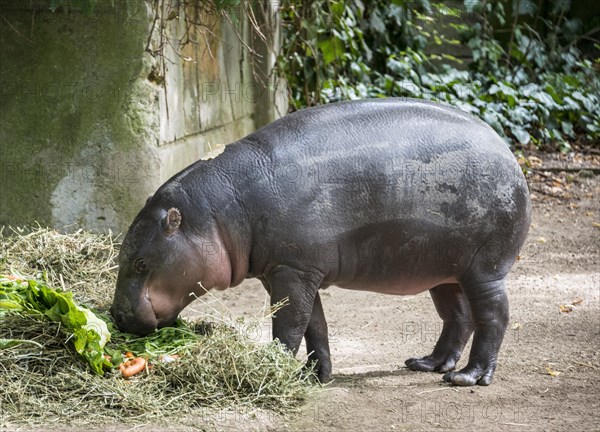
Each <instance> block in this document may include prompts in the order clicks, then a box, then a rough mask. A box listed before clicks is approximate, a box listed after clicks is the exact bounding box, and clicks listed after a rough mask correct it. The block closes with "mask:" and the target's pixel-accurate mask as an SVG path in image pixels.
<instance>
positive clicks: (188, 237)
mask: <svg viewBox="0 0 600 432" xmlns="http://www.w3.org/2000/svg"><path fill="white" fill-rule="evenodd" d="M155 198H156V197H155ZM160 202H161V200H160V199H152V198H150V199H148V202H147V203H146V206H145V207H144V208H143V209H142V210H141V211H140V213H139V214H138V215H137V217H136V218H135V220H134V221H133V223H132V224H131V226H130V228H129V230H128V231H127V235H126V236H125V239H124V241H123V245H122V247H121V251H120V253H119V274H118V279H117V287H116V290H115V297H114V301H113V305H112V307H111V313H112V315H113V317H114V318H115V322H116V323H117V326H118V327H119V328H120V329H121V330H123V331H126V332H130V333H136V334H140V335H144V334H148V333H151V332H152V331H154V330H155V329H156V328H160V327H165V326H169V325H171V324H173V323H174V322H175V320H176V318H177V315H178V314H179V312H181V310H183V308H185V307H186V306H187V305H188V304H189V303H190V302H191V301H192V300H194V298H195V296H200V295H202V294H204V293H205V290H206V289H211V288H227V286H229V281H230V278H231V271H230V267H229V262H228V260H227V258H226V254H225V255H223V254H221V253H220V251H223V245H222V243H221V242H220V238H219V235H218V232H217V229H216V228H215V227H214V225H212V224H210V223H201V224H197V223H192V222H191V221H190V220H191V219H193V218H192V215H191V214H187V215H186V212H185V211H184V210H180V209H179V208H178V207H175V206H171V205H169V206H163V205H160ZM171 204H173V203H171ZM189 213H192V212H191V211H190V212H189ZM186 216H187V218H186ZM186 219H187V220H186ZM198 225H201V226H202V228H201V227H199V226H198ZM200 228H201V229H200ZM194 294H195V296H194Z"/></svg>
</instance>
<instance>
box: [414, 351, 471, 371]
mask: <svg viewBox="0 0 600 432" xmlns="http://www.w3.org/2000/svg"><path fill="white" fill-rule="evenodd" d="M458 358H459V356H457V355H450V356H444V357H441V356H440V357H438V356H434V355H433V354H430V355H428V356H425V357H419V358H417V357H413V358H409V359H408V360H406V361H405V362H404V364H405V365H406V367H408V368H409V369H410V370H414V371H420V372H448V371H451V370H453V369H454V366H455V365H456V362H457V361H458Z"/></svg>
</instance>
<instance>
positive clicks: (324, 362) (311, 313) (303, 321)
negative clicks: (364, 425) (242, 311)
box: [263, 266, 331, 380]
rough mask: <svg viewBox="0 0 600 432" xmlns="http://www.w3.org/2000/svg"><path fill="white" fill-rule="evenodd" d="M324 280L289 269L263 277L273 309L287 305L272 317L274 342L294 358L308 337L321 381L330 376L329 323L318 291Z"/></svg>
mask: <svg viewBox="0 0 600 432" xmlns="http://www.w3.org/2000/svg"><path fill="white" fill-rule="evenodd" d="M321 281H322V277H320V276H318V275H317V274H315V273H312V272H306V271H301V270H297V269H293V268H291V267H287V266H278V267H276V268H275V269H274V270H273V271H271V273H270V274H269V275H267V276H266V277H264V279H263V283H264V285H265V287H266V288H267V290H268V291H269V294H270V295H271V306H274V305H276V304H277V303H279V302H281V301H282V300H284V299H286V298H287V299H288V303H287V304H286V305H285V306H283V307H282V308H281V309H280V310H278V311H277V312H275V314H274V316H273V339H279V341H280V342H281V343H283V344H284V345H285V346H286V347H287V348H288V349H289V350H290V351H292V353H294V355H296V354H297V353H298V348H299V347H300V343H301V342H302V337H303V336H305V335H306V337H307V339H306V343H307V348H308V349H309V352H311V351H312V354H311V356H310V360H317V367H318V376H319V379H320V380H327V379H329V376H330V374H331V360H330V358H329V344H328V342H327V323H326V322H325V317H324V315H323V308H322V306H321V300H320V298H319V295H318V289H319V286H320V284H321Z"/></svg>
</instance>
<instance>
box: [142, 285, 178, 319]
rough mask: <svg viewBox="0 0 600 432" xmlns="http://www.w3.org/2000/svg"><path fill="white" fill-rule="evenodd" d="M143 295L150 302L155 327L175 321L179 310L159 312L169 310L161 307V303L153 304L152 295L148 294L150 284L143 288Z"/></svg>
mask: <svg viewBox="0 0 600 432" xmlns="http://www.w3.org/2000/svg"><path fill="white" fill-rule="evenodd" d="M144 297H145V299H146V301H148V303H149V304H150V307H151V308H152V312H153V313H154V318H155V321H156V328H163V327H169V326H171V325H173V324H174V323H175V321H176V320H177V315H179V311H176V312H175V313H169V314H163V313H161V312H160V311H161V310H169V308H168V307H162V308H161V306H163V305H162V303H159V302H157V303H158V304H155V302H153V301H152V296H151V295H150V286H146V289H145V290H144Z"/></svg>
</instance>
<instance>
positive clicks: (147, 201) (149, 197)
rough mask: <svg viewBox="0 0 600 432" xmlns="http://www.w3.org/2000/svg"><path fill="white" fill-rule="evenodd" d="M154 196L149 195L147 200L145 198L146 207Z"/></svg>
mask: <svg viewBox="0 0 600 432" xmlns="http://www.w3.org/2000/svg"><path fill="white" fill-rule="evenodd" d="M153 196H154V195H150V196H148V198H146V205H148V203H149V202H150V200H151V199H152V197H153Z"/></svg>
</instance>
